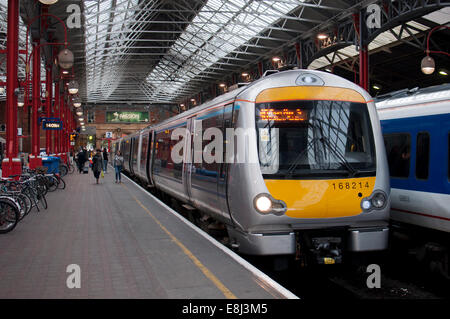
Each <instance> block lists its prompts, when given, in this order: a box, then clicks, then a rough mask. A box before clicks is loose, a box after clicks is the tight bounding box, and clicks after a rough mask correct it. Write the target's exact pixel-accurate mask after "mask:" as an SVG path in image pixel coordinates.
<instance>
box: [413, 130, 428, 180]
mask: <svg viewBox="0 0 450 319" xmlns="http://www.w3.org/2000/svg"><path fill="white" fill-rule="evenodd" d="M429 162H430V134H428V133H427V132H420V133H419V134H417V146H416V178H417V179H428V167H429Z"/></svg>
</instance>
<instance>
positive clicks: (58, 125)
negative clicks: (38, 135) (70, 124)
mask: <svg viewBox="0 0 450 319" xmlns="http://www.w3.org/2000/svg"><path fill="white" fill-rule="evenodd" d="M42 129H43V130H62V129H63V123H62V121H55V120H51V121H43V122H42Z"/></svg>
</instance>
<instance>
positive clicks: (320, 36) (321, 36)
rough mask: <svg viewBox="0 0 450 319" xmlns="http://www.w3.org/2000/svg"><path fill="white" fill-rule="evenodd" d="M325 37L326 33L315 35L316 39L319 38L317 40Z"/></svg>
mask: <svg viewBox="0 0 450 319" xmlns="http://www.w3.org/2000/svg"><path fill="white" fill-rule="evenodd" d="M327 38H328V35H326V34H325V33H319V34H318V35H317V39H319V40H325V39H327Z"/></svg>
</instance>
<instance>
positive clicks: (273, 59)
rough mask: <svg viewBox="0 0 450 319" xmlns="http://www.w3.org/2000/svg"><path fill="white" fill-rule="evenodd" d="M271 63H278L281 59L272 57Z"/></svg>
mask: <svg viewBox="0 0 450 319" xmlns="http://www.w3.org/2000/svg"><path fill="white" fill-rule="evenodd" d="M272 61H273V62H279V61H281V58H280V57H278V56H274V57H273V58H272Z"/></svg>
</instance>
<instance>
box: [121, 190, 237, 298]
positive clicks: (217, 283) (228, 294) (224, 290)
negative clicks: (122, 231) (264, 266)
mask: <svg viewBox="0 0 450 319" xmlns="http://www.w3.org/2000/svg"><path fill="white" fill-rule="evenodd" d="M121 185H122V187H124V188H125V189H127V190H128V191H129V193H130V195H131V197H133V198H134V200H135V201H136V202H137V203H138V204H139V206H141V207H142V209H144V210H145V212H146V213H147V214H148V215H149V216H150V217H151V218H152V219H153V220H154V221H155V222H156V223H157V224H158V225H159V227H160V228H161V229H162V230H163V231H164V232H165V233H166V234H167V235H169V237H170V238H171V239H172V241H173V242H175V244H177V245H178V247H180V248H181V250H182V251H183V252H184V253H185V254H186V256H188V257H189V259H191V260H192V262H193V263H194V264H195V265H196V266H197V267H198V268H199V269H200V270H201V272H202V273H203V274H204V275H205V276H206V278H208V279H209V280H211V282H212V283H213V284H214V285H215V286H216V287H217V288H218V289H219V290H220V291H221V292H222V293H223V295H224V296H225V297H226V298H227V299H237V297H236V296H235V295H234V294H233V293H232V292H231V291H230V290H229V289H228V288H227V287H226V286H225V285H224V284H223V283H222V282H221V281H220V280H219V279H218V278H217V277H216V276H215V275H214V274H213V273H212V272H211V271H210V270H209V269H208V268H207V267H206V266H205V265H203V264H202V262H201V261H200V260H199V259H198V258H197V257H195V255H194V254H193V253H192V252H191V251H190V250H189V249H188V248H187V247H186V246H185V245H183V243H182V242H181V241H179V240H178V238H176V237H175V236H174V235H173V234H172V233H171V232H170V231H169V230H168V229H167V228H166V227H164V225H163V224H161V222H160V221H159V220H158V219H157V218H156V217H155V215H153V214H152V213H151V212H150V211H149V210H148V209H147V207H145V206H144V205H143V204H142V203H141V201H140V200H139V199H137V198H136V196H134V195H133V194H132V193H131V192H130V190H129V189H128V187H126V186H125V185H124V184H121Z"/></svg>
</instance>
